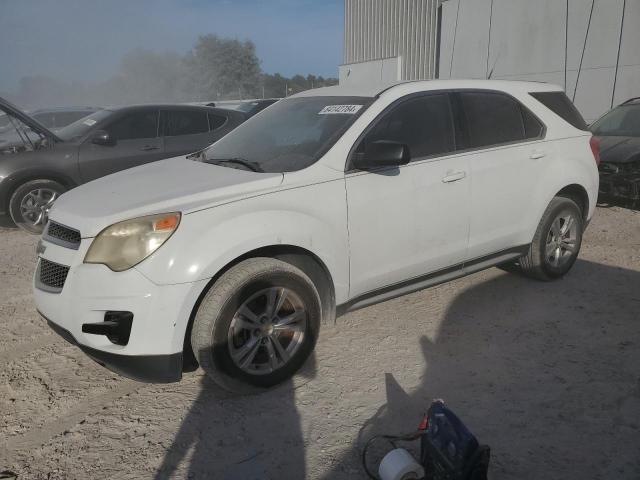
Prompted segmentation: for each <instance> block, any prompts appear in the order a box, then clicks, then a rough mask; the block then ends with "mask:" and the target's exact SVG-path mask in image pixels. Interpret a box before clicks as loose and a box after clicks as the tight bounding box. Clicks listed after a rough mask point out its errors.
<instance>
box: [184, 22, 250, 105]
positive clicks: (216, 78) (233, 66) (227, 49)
mask: <svg viewBox="0 0 640 480" xmlns="http://www.w3.org/2000/svg"><path fill="white" fill-rule="evenodd" d="M185 64H186V65H187V66H188V69H189V79H190V82H189V90H192V91H194V92H195V94H196V95H197V97H198V99H199V100H215V99H221V98H238V97H239V98H247V97H256V96H258V94H259V90H260V61H259V60H258V57H257V55H256V48H255V45H254V44H253V42H251V41H244V42H241V41H239V40H231V39H225V38H220V37H218V36H217V35H204V36H200V37H199V38H198V41H197V42H196V45H195V46H194V48H193V50H192V51H191V52H189V53H188V54H187V56H186V59H185Z"/></svg>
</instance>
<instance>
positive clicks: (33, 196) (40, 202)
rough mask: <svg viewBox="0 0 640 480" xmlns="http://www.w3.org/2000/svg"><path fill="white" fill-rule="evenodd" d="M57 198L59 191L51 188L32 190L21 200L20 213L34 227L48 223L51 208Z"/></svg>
mask: <svg viewBox="0 0 640 480" xmlns="http://www.w3.org/2000/svg"><path fill="white" fill-rule="evenodd" d="M57 198H58V192H56V191H55V190H52V189H49V188H38V189H35V190H31V191H30V192H29V193H27V194H26V195H25V196H24V197H23V198H22V201H21V202H20V215H22V218H23V220H24V222H25V223H28V224H30V225H32V226H34V227H36V226H41V225H44V224H45V223H47V218H48V216H49V209H50V208H51V206H52V205H53V202H55V200H56V199H57Z"/></svg>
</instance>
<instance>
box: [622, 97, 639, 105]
mask: <svg viewBox="0 0 640 480" xmlns="http://www.w3.org/2000/svg"><path fill="white" fill-rule="evenodd" d="M636 100H640V97H633V98H630V99H628V100H625V101H624V102H622V103H621V104H620V105H626V104H627V103H631V102H635V101H636Z"/></svg>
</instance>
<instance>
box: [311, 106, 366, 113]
mask: <svg viewBox="0 0 640 480" xmlns="http://www.w3.org/2000/svg"><path fill="white" fill-rule="evenodd" d="M361 108H362V105H327V106H326V107H324V108H323V109H322V110H320V111H319V112H318V115H329V114H334V113H346V114H349V115H353V114H354V113H356V112H357V111H358V110H360V109H361Z"/></svg>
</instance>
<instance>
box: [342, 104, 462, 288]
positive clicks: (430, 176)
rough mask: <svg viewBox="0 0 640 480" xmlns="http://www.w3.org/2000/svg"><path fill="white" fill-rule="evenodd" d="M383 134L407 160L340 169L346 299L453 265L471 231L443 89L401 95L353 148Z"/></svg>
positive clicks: (457, 263) (459, 159) (459, 258)
mask: <svg viewBox="0 0 640 480" xmlns="http://www.w3.org/2000/svg"><path fill="white" fill-rule="evenodd" d="M377 140H387V141H394V142H400V143H404V144H406V145H407V146H408V147H409V150H410V154H411V162H410V163H409V164H408V165H403V166H401V167H399V168H398V167H396V168H387V169H381V170H377V171H359V170H354V171H349V172H347V175H346V187H347V205H348V224H349V249H350V277H351V284H350V297H351V298H354V297H357V296H359V295H363V294H367V293H370V292H372V291H374V290H378V289H380V288H383V287H387V286H391V285H397V284H399V283H400V282H405V281H411V280H417V279H419V278H420V277H421V276H423V275H425V274H429V273H432V272H436V271H439V270H443V269H445V268H447V267H454V268H455V266H459V267H460V265H461V264H462V262H463V261H464V258H465V254H466V249H467V242H468V230H469V185H470V178H469V175H468V165H467V157H466V156H464V155H463V156H459V155H457V154H456V152H455V150H456V144H455V128H454V119H453V112H452V109H451V105H450V101H449V94H448V93H433V94H422V95H418V96H413V97H412V98H408V99H403V100H400V101H399V102H398V103H397V104H396V105H395V106H393V107H391V109H390V110H389V111H388V112H387V113H384V114H383V115H382V116H381V117H380V118H379V119H377V120H375V121H374V124H373V125H372V128H371V129H370V131H369V132H368V133H367V134H366V135H365V137H364V138H363V139H362V140H361V141H360V144H359V145H358V146H357V147H356V154H358V152H360V151H363V147H364V145H365V144H366V143H367V142H373V141H377Z"/></svg>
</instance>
